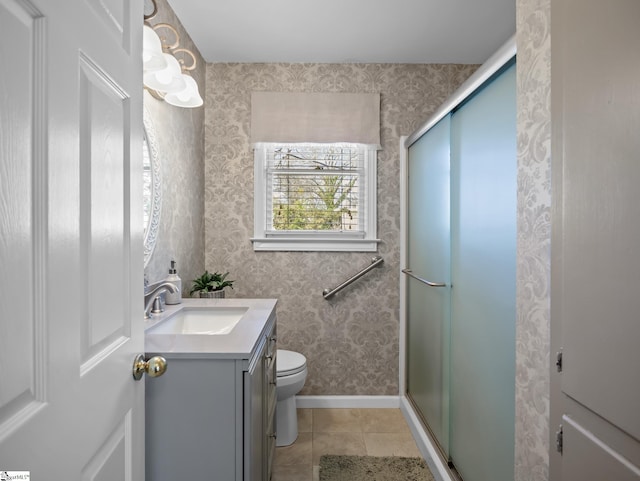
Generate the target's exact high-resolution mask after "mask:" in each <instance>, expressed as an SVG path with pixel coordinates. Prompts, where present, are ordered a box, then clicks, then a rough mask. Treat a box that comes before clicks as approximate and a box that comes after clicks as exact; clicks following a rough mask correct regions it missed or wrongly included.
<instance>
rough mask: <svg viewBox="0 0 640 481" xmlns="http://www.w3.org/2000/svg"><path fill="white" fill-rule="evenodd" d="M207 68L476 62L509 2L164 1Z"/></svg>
mask: <svg viewBox="0 0 640 481" xmlns="http://www.w3.org/2000/svg"><path fill="white" fill-rule="evenodd" d="M169 3H170V5H171V7H172V8H173V10H174V11H175V12H176V14H177V15H178V17H179V18H180V20H181V21H182V23H183V25H184V27H185V28H186V29H187V31H188V32H189V34H190V35H191V38H192V39H193V41H194V42H195V43H196V45H197V47H198V49H199V50H200V53H201V54H202V56H203V57H204V58H205V60H206V61H207V62H296V63H297V62H320V63H334V62H336V63H483V62H484V61H485V60H486V59H487V58H488V57H489V56H490V55H491V54H492V53H493V52H494V51H495V50H497V49H498V48H499V47H500V46H501V45H502V44H503V43H504V42H506V41H507V40H508V39H509V37H511V36H512V35H513V34H514V33H515V30H516V26H515V15H516V12H515V11H516V6H515V0H323V1H312V0H169Z"/></svg>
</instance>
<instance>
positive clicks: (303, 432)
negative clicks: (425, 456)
mask: <svg viewBox="0 0 640 481" xmlns="http://www.w3.org/2000/svg"><path fill="white" fill-rule="evenodd" d="M322 454H355V455H370V456H420V452H419V451H418V447H417V446H416V443H415V441H414V440H413V437H412V436H411V432H410V431H409V427H408V426H407V423H406V422H405V420H404V418H403V416H402V413H401V412H400V410H399V409H298V439H297V440H296V442H295V443H293V444H292V445H291V446H285V447H281V448H276V458H275V462H274V468H273V476H272V478H271V481H317V480H318V476H319V463H320V456H321V455H322Z"/></svg>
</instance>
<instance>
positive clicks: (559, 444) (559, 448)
mask: <svg viewBox="0 0 640 481" xmlns="http://www.w3.org/2000/svg"><path fill="white" fill-rule="evenodd" d="M556 451H558V452H559V453H560V454H562V424H561V425H560V429H558V431H556Z"/></svg>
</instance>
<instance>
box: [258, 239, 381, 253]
mask: <svg viewBox="0 0 640 481" xmlns="http://www.w3.org/2000/svg"><path fill="white" fill-rule="evenodd" d="M251 242H253V250H254V251H314V252H376V251H377V250H378V242H381V241H380V239H317V238H316V239H274V238H268V237H267V238H252V239H251Z"/></svg>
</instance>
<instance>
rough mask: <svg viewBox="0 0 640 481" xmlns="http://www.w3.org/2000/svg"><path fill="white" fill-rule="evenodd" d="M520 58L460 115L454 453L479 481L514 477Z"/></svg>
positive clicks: (454, 169) (454, 231) (454, 142)
mask: <svg viewBox="0 0 640 481" xmlns="http://www.w3.org/2000/svg"><path fill="white" fill-rule="evenodd" d="M515 73H516V72H515V65H511V66H510V67H509V68H508V69H507V70H505V71H504V72H503V73H502V74H500V75H499V76H498V77H497V78H495V79H494V80H493V81H492V82H491V83H489V84H488V85H486V86H484V87H483V88H481V89H480V91H479V92H478V93H477V94H476V95H475V96H473V97H472V98H471V99H469V100H468V101H467V102H466V103H464V104H463V105H462V107H460V108H459V109H458V110H456V111H455V112H454V113H453V114H452V118H451V214H452V217H451V260H452V262H451V282H452V286H453V287H452V288H451V293H452V294H451V296H452V297H451V382H450V388H451V405H450V407H451V412H450V415H451V426H450V428H451V441H450V442H451V451H450V455H451V460H452V461H453V463H454V464H455V466H456V469H457V470H458V472H459V473H460V474H461V476H462V478H463V479H465V480H469V481H510V480H513V475H514V469H513V468H514V466H513V460H514V457H513V454H514V446H513V443H514V410H515V408H514V402H515V401H514V390H515V387H514V385H515V315H516V312H515V298H516V294H515V284H516V282H515V281H516V273H515V261H516V191H517V178H516V174H517V163H516V79H515Z"/></svg>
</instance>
